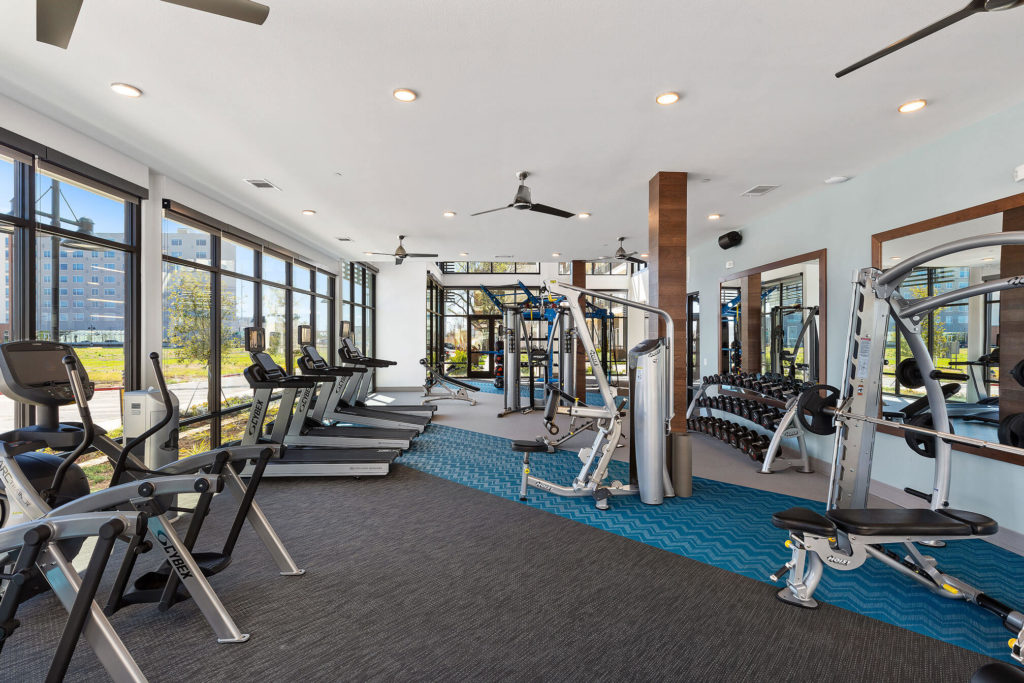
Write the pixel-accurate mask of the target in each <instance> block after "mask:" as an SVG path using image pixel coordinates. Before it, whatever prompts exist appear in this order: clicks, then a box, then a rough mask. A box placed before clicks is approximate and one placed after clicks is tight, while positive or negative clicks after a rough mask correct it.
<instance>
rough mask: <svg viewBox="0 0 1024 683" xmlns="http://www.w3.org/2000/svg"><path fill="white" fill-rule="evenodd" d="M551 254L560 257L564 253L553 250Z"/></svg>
mask: <svg viewBox="0 0 1024 683" xmlns="http://www.w3.org/2000/svg"><path fill="white" fill-rule="evenodd" d="M551 255H552V256H554V257H555V258H558V257H559V256H561V255H562V252H560V251H553V252H551Z"/></svg>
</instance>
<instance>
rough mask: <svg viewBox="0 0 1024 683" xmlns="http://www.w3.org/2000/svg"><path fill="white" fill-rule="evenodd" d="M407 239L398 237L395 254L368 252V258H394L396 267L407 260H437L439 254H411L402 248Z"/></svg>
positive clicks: (402, 236) (401, 236)
mask: <svg viewBox="0 0 1024 683" xmlns="http://www.w3.org/2000/svg"><path fill="white" fill-rule="evenodd" d="M404 239H405V235H399V236H398V248H397V249H395V251H394V253H393V254H388V253H384V252H380V251H368V252H366V255H367V256H394V257H395V265H396V266H400V265H402V263H403V262H404V261H405V259H407V258H437V254H410V253H409V252H407V251H406V250H405V247H403V246H402V240H404Z"/></svg>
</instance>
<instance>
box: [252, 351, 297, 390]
mask: <svg viewBox="0 0 1024 683" xmlns="http://www.w3.org/2000/svg"><path fill="white" fill-rule="evenodd" d="M252 360H253V362H254V363H255V364H256V365H257V366H258V367H259V369H260V371H261V372H262V374H263V376H264V378H266V379H267V380H269V381H271V382H276V381H278V380H282V379H284V378H285V377H287V376H288V374H287V373H286V372H285V371H284V370H282V369H281V366H280V365H278V364H277V363H275V362H274V359H273V358H271V357H270V354H269V353H267V352H265V351H260V352H259V353H254V354H252Z"/></svg>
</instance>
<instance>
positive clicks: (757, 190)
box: [743, 185, 779, 197]
mask: <svg viewBox="0 0 1024 683" xmlns="http://www.w3.org/2000/svg"><path fill="white" fill-rule="evenodd" d="M778 188H779V186H778V185H755V186H754V187H752V188H750V189H749V190H747V191H746V192H744V193H743V196H744V197H763V196H765V195H766V194H768V193H769V192H771V191H772V190H777V189H778Z"/></svg>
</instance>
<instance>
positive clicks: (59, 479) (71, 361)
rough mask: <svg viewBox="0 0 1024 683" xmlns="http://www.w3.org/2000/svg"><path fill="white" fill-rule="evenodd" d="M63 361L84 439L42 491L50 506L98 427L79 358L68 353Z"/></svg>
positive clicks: (58, 467)
mask: <svg viewBox="0 0 1024 683" xmlns="http://www.w3.org/2000/svg"><path fill="white" fill-rule="evenodd" d="M63 363H64V369H65V370H66V371H67V373H68V381H69V382H70V384H71V394H72V395H73V396H74V397H75V407H76V408H78V415H79V417H80V418H81V420H82V440H81V441H80V442H79V443H78V445H77V446H75V449H74V450H73V451H71V453H69V454H68V455H67V456H65V457H64V460H63V461H62V462H61V464H60V465H58V466H57V471H56V472H54V474H53V481H52V482H51V483H50V488H48V489H46V490H45V491H43V492H42V497H43V498H44V499H45V500H46V503H47V505H50V506H53V505H54V503H55V501H56V498H57V492H58V491H60V488H61V486H62V485H63V484H64V477H65V476H66V475H67V471H68V470H69V469H70V468H71V466H72V465H74V464H75V462H76V461H77V460H78V459H79V458H80V457H82V454H83V453H85V452H86V451H87V450H89V447H90V446H92V441H93V439H94V438H95V437H96V427H95V425H94V424H93V422H92V412H91V411H90V410H89V401H88V399H86V397H85V385H84V384H83V383H82V376H81V375H80V374H78V359H76V358H75V357H74V356H72V355H71V354H68V355H66V356H64V359H63Z"/></svg>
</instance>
